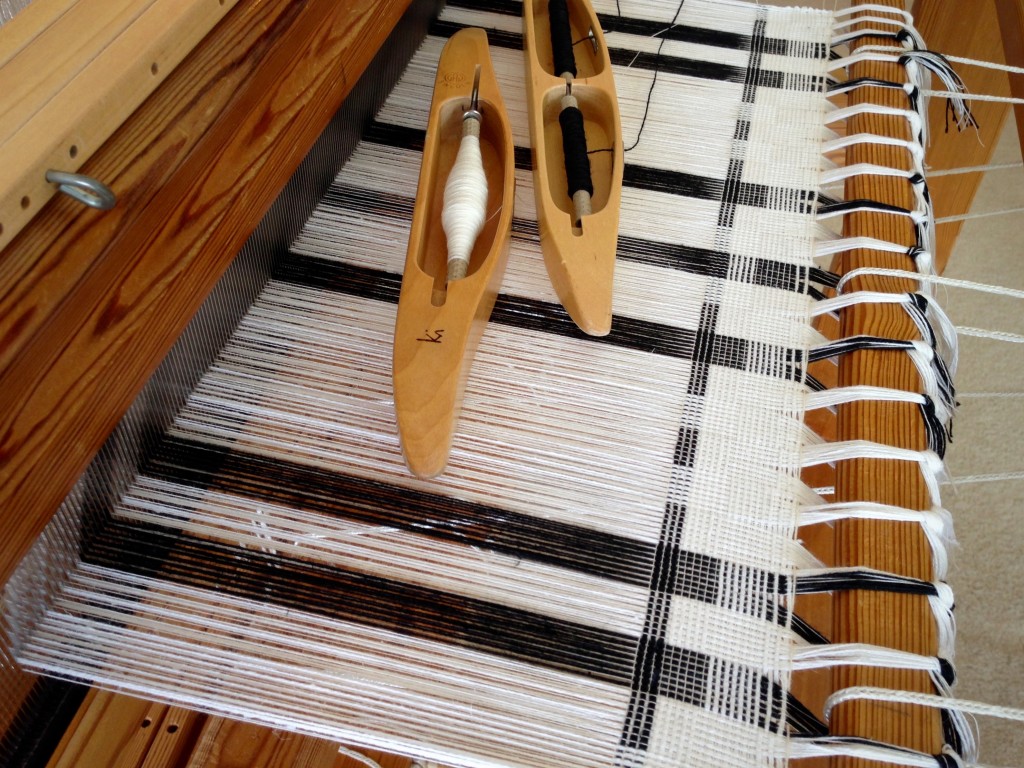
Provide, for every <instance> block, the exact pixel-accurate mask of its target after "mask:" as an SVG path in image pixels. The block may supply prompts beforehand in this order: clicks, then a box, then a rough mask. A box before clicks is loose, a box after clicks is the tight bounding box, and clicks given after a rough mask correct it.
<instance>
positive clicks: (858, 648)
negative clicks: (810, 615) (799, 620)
mask: <svg viewBox="0 0 1024 768" xmlns="http://www.w3.org/2000/svg"><path fill="white" fill-rule="evenodd" d="M792 662H793V669H797V670H807V669H825V668H828V667H859V666H864V667H888V668H890V669H914V670H919V671H923V672H930V673H933V674H936V675H941V673H942V667H941V664H940V661H939V659H938V658H937V657H935V656H925V655H923V654H920V653H911V652H910V651H900V650H896V649H894V648H885V647H884V646H880V645H870V644H868V643H829V644H828V645H809V646H806V647H804V648H801V649H799V650H797V651H794V652H793V655H792Z"/></svg>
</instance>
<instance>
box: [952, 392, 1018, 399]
mask: <svg viewBox="0 0 1024 768" xmlns="http://www.w3.org/2000/svg"><path fill="white" fill-rule="evenodd" d="M956 396H957V397H958V398H959V399H960V400H974V399H979V400H1000V399H1003V398H1013V399H1016V398H1020V397H1024V392H958V393H957V395H956Z"/></svg>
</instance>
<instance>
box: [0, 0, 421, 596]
mask: <svg viewBox="0 0 1024 768" xmlns="http://www.w3.org/2000/svg"><path fill="white" fill-rule="evenodd" d="M407 4H408V3H407V0H390V1H389V0H375V1H374V2H372V3H367V4H363V5H361V6H360V7H358V8H354V7H352V6H350V5H349V4H338V3H334V2H330V1H329V0H311V1H310V2H308V3H304V4H299V7H298V8H297V9H296V13H295V15H294V17H292V18H291V20H290V23H289V25H288V26H287V29H286V30H283V31H280V33H279V35H278V37H276V38H275V39H274V40H273V41H272V43H271V45H270V46H269V47H268V50H267V52H266V54H265V55H264V57H263V58H262V59H261V60H260V61H259V64H258V66H257V68H256V70H255V71H254V72H253V74H252V76H251V77H250V78H249V80H248V81H247V82H246V84H245V86H244V87H240V88H239V90H238V91H237V92H236V93H235V94H234V95H233V97H232V99H231V100H230V102H229V104H228V105H227V106H226V108H225V109H224V110H223V111H222V112H221V113H220V114H219V115H218V116H217V117H216V119H215V121H214V122H213V123H212V124H211V125H210V126H209V128H208V129H207V130H206V131H205V133H203V135H202V136H201V137H200V138H199V139H198V141H197V142H196V143H195V145H194V148H193V149H192V150H191V152H190V153H189V156H188V162H187V163H186V164H185V165H183V166H181V167H180V168H177V169H175V170H174V171H173V172H172V173H171V174H170V175H169V176H168V177H167V179H166V181H165V182H164V183H162V184H161V185H160V191H159V197H160V201H159V202H157V201H156V200H154V201H153V202H152V203H151V204H149V205H143V206H142V207H140V208H138V209H137V211H136V214H135V215H134V216H131V217H126V218H125V219H122V221H121V223H120V224H119V226H118V229H117V230H116V231H114V232H109V231H108V232H107V235H108V237H109V238H110V242H109V244H108V245H101V247H100V248H99V249H98V251H97V255H96V256H94V257H93V259H92V262H91V264H90V265H89V267H88V269H87V270H86V271H85V272H83V273H82V278H81V279H80V280H79V281H77V282H76V283H75V284H74V286H73V287H72V288H71V289H70V290H69V291H68V293H67V294H66V295H65V296H64V297H62V298H61V299H60V300H59V302H58V303H57V304H56V305H55V306H54V308H53V310H52V311H51V312H50V313H49V316H48V317H46V319H45V320H44V321H42V322H40V324H39V326H38V331H37V332H36V333H34V334H32V335H31V337H30V339H29V340H28V341H24V342H23V343H22V345H21V348H20V349H19V351H18V353H17V354H16V355H14V356H12V358H11V360H10V363H9V364H8V365H6V366H4V368H3V370H2V372H0V392H3V393H4V395H3V397H4V400H5V402H4V406H5V407H4V408H3V409H2V413H0V465H2V466H0V510H2V513H0V514H2V515H3V525H4V528H5V531H6V532H7V535H6V536H5V537H4V538H3V540H2V542H0V567H2V570H0V582H2V581H5V580H6V578H7V577H8V575H9V573H10V569H11V568H12V567H13V565H14V564H15V563H16V562H17V561H18V560H19V559H20V557H21V555H22V554H23V553H24V552H25V551H26V549H27V548H28V546H29V544H30V543H31V542H32V541H33V540H34V539H35V537H36V536H37V535H38V533H39V531H40V530H41V528H42V526H43V525H44V524H45V522H46V520H47V519H48V518H49V516H50V515H51V514H52V512H53V510H54V509H55V508H56V507H57V505H58V504H59V503H60V500H61V499H62V498H63V497H64V496H65V495H66V494H67V492H68V491H69V490H70V488H71V486H72V485H73V483H74V481H75V479H76V478H77V477H78V475H79V474H80V473H81V472H82V470H83V469H84V468H85V466H86V465H87V463H88V461H89V460H90V459H91V457H92V455H93V454H94V453H95V451H96V450H98V448H99V446H100V445H101V444H102V442H103V440H104V439H105V438H106V436H107V434H109V432H110V431H111V429H113V427H114V425H115V424H116V422H117V420H118V419H119V418H120V416H121V414H123V413H124V411H125V410H126V409H127V407H128V405H129V404H130V402H131V400H132V399H133V398H134V396H135V395H136V394H137V393H138V391H139V390H140V389H141V387H142V385H143V383H144V382H145V380H146V379H147V378H148V376H149V375H150V374H151V373H152V371H153V370H154V369H155V368H156V366H157V365H158V363H159V361H160V360H162V359H163V357H164V356H165V355H166V353H167V351H168V350H169V348H170V347H171V345H172V344H173V342H174V340H175V339H176V338H177V336H178V335H179V334H180V333H181V331H182V330H183V329H184V327H185V325H186V324H187V322H188V320H189V319H190V318H191V317H192V315H193V314H194V313H195V311H196V309H197V308H198V307H199V305H200V304H201V303H202V300H203V299H204V298H205V296H206V294H207V293H208V292H209V291H210V290H211V288H212V286H213V285H214V283H215V282H216V281H217V279H218V278H219V277H220V275H221V274H222V273H223V271H224V269H226V267H227V265H228V264H229V263H230V261H231V259H232V258H233V257H234V255H235V254H236V253H237V252H238V250H239V248H240V247H241V246H242V244H243V243H244V242H245V239H246V238H247V237H248V235H249V233H250V232H251V231H252V229H253V228H254V227H255V225H256V223H257V222H258V221H259V219H260V217H261V216H262V215H263V213H264V212H265V211H266V210H267V208H268V207H269V206H270V203H271V202H272V201H273V198H274V196H275V195H276V192H277V190H278V189H280V188H281V187H282V186H283V184H284V183H285V182H286V181H287V179H288V178H289V177H290V175H291V173H292V172H293V171H294V170H295V168H296V167H297V166H298V164H299V162H300V161H301V160H302V158H303V156H304V154H305V152H306V151H307V149H308V147H309V146H311V144H312V142H313V141H314V140H315V138H316V137H317V136H318V135H319V134H320V132H321V131H322V130H323V128H324V127H325V126H326V124H327V122H328V121H329V119H330V117H331V116H332V115H333V114H334V112H335V111H336V110H337V108H338V106H339V105H340V104H341V102H342V100H343V99H344V96H345V95H346V94H347V93H348V91H349V90H350V89H351V87H352V85H353V84H354V82H355V81H356V80H357V79H358V76H359V74H360V73H361V72H362V71H363V69H364V68H365V67H366V65H367V64H368V62H369V61H370V59H371V58H372V57H373V55H374V54H375V53H376V50H377V48H378V47H379V46H380V44H381V42H382V41H383V39H384V38H385V37H386V35H387V34H388V32H390V30H391V28H392V27H393V26H394V24H395V23H396V21H397V20H398V18H400V16H401V14H402V12H403V11H404V10H405V7H406V6H407ZM150 117H151V118H156V117H157V116H155V115H150ZM171 130H173V127H172V128H171ZM158 161H159V158H157V162H156V165H155V168H156V170H157V172H160V171H161V168H160V165H159V162H158ZM67 247H68V250H69V252H72V253H75V252H76V250H75V247H74V246H72V244H70V243H69V244H68V246H67ZM40 301H42V302H45V301H46V299H45V298H44V296H43V295H42V294H39V293H33V294H32V295H30V296H25V297H23V303H22V304H20V305H19V306H20V308H22V311H20V312H19V311H15V312H14V313H13V314H12V315H11V316H10V317H11V318H12V320H11V322H12V325H10V326H8V327H7V329H6V332H7V333H10V334H11V335H13V336H19V335H20V334H19V324H20V323H21V322H22V321H23V320H24V322H31V321H32V318H33V317H34V316H35V315H36V311H35V309H34V307H35V305H36V303H37V302H40ZM5 322H7V321H6V320H5ZM5 338H6V334H5Z"/></svg>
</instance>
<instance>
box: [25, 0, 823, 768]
mask: <svg viewBox="0 0 1024 768" xmlns="http://www.w3.org/2000/svg"><path fill="white" fill-rule="evenodd" d="M623 5H625V4H623ZM495 7H497V8H498V10H483V9H484V8H486V9H494V8H495ZM598 9H599V11H601V12H602V24H603V25H604V26H605V30H606V32H607V39H608V44H609V46H610V47H611V49H612V51H611V53H612V60H613V63H614V66H615V75H616V82H617V88H618V92H619V99H620V104H621V109H622V123H623V133H624V136H623V138H624V142H625V144H626V146H629V145H630V144H632V143H633V141H634V139H635V138H636V137H637V136H638V135H639V142H638V144H637V145H636V148H635V149H633V150H631V151H630V152H629V153H628V154H627V155H626V168H625V174H624V189H623V195H622V212H621V224H620V238H619V246H618V264H617V273H616V289H615V297H614V312H615V319H614V324H613V329H612V332H611V334H610V335H609V336H607V337H605V338H592V337H586V336H584V335H583V334H581V333H580V332H579V331H578V330H577V329H576V327H575V326H574V325H573V324H572V322H571V321H570V320H569V319H568V317H567V316H566V315H565V313H564V312H563V311H562V309H561V308H560V306H559V305H558V303H557V299H556V298H555V296H554V293H553V291H552V289H551V287H550V284H549V282H548V279H547V276H546V273H545V271H544V266H543V261H542V259H541V256H540V246H539V242H538V236H537V225H536V221H535V216H534V206H533V190H532V179H531V174H530V165H529V162H530V161H529V151H528V146H529V138H528V130H527V124H526V107H525V94H524V87H523V76H524V66H523V60H522V52H521V48H522V45H521V43H522V40H521V28H520V24H521V22H520V20H519V18H518V13H519V7H518V4H516V3H514V2H508V3H504V4H495V3H490V2H479V3H474V2H456V3H452V4H450V5H449V7H448V9H446V11H445V12H444V13H443V14H442V16H441V17H440V19H439V20H437V21H436V22H435V23H434V25H433V27H432V29H431V34H430V36H429V37H428V38H427V40H426V41H425V43H424V44H423V46H422V48H421V50H420V51H419V53H418V54H417V55H416V57H415V58H414V60H413V62H412V63H411V64H410V66H409V68H408V70H407V71H406V73H405V75H404V77H403V79H402V81H401V82H400V84H399V85H398V87H397V88H396V89H395V91H394V93H393V94H392V96H391V98H390V99H389V101H388V103H387V104H386V105H385V107H384V108H383V110H382V111H381V112H380V113H379V114H378V116H377V119H376V120H375V121H374V123H373V124H372V125H370V126H369V127H368V129H367V131H366V134H365V137H364V140H363V141H362V143H361V144H360V146H359V148H358V150H357V151H356V153H355V155H354V156H353V158H352V159H351V161H350V162H349V163H348V165H347V166H346V168H345V169H344V170H343V172H342V173H341V175H340V176H339V177H338V179H337V180H336V182H335V184H334V186H333V187H332V189H331V190H330V192H329V193H328V194H327V195H326V197H325V198H324V200H323V201H322V203H321V205H320V206H319V208H318V210H317V212H316V213H315V214H314V216H313V217H312V219H311V220H310V221H309V223H308V225H307V227H306V229H305V231H304V232H303V234H302V235H301V236H300V238H299V240H298V241H297V242H296V243H295V244H294V245H293V247H292V249H291V250H290V252H289V253H287V254H282V255H281V258H280V260H279V263H278V265H277V267H276V269H275V273H274V278H273V279H272V280H271V282H270V284H269V285H268V286H267V288H266V289H265V290H264V291H263V293H262V295H261V296H260V298H259V299H258V300H257V301H256V303H255V304H254V305H253V307H252V308H251V310H250V311H249V313H248V315H247V316H246V318H245V319H244V320H243V322H242V323H241V325H240V327H239V328H238V330H237V332H236V333H235V334H234V336H233V338H232V339H231V341H230V342H229V343H228V345H227V346H226V348H225V349H224V350H223V352H222V353H221V355H220V356H219V357H218V359H217V361H216V363H215V364H214V366H213V367H212V368H211V369H210V370H209V371H208V373H207V374H206V375H205V376H204V378H203V380H202V381H201V383H200V384H199V386H198V387H197V388H196V389H195V391H194V392H193V393H192V395H191V397H190V398H189V401H188V404H187V405H186V407H185V408H184V410H183V411H182V412H181V413H180V414H179V416H178V418H177V419H176V421H175V423H174V426H173V427H172V429H171V430H170V432H169V433H168V434H167V435H166V437H165V439H164V440H163V441H162V442H161V444H160V445H159V446H157V447H156V449H155V451H154V452H153V455H152V456H151V458H150V460H149V461H148V462H147V464H146V465H145V466H144V467H143V468H142V470H141V472H140V474H139V477H138V479H137V481H136V482H135V483H134V485H133V487H132V488H131V490H130V491H129V493H128V494H127V495H126V496H125V497H124V498H123V500H122V501H121V503H120V504H119V505H118V506H117V507H116V509H115V510H114V512H113V513H112V514H110V515H104V516H102V517H101V519H99V520H98V521H97V522H96V524H95V525H92V526H90V528H89V529H88V530H87V531H86V533H85V534H84V536H83V544H82V554H81V562H80V563H78V564H77V565H76V566H74V567H73V568H72V570H71V572H70V573H69V574H68V576H67V579H66V584H65V586H64V588H63V590H62V593H61V598H60V599H59V600H58V601H57V602H56V604H55V606H54V609H53V610H50V611H48V612H47V613H46V614H45V615H43V616H41V617H39V619H38V621H36V622H33V626H31V627H30V628H29V629H27V630H26V631H25V636H24V637H22V638H19V641H18V651H19V660H20V661H21V662H22V663H23V664H25V665H27V666H28V667H30V668H32V669H37V670H41V671H45V672H48V673H51V674H56V675H62V676H68V677H72V678H76V679H87V680H92V681H96V682H98V683H99V684H103V685H111V686H118V687H121V688H125V689H128V690H131V691H136V692H139V693H142V694H145V695H147V696H151V697H155V698H161V699H166V700H173V701H182V702H186V703H188V704H190V705H193V706H198V707H201V708H204V709H207V710H213V711H217V712H223V713H226V714H228V715H232V716H240V717H245V718H247V719H251V720H255V721H259V722H266V723H270V724H274V725H284V726H286V727H290V728H294V729H298V730H303V731H307V732H311V733H316V734H320V735H323V736H326V737H329V738H334V739H339V740H345V741H349V742H356V743H360V744H365V745H369V746H377V747H381V748H384V749H387V750H392V751H399V752H407V753H410V754H417V755H422V756H425V757H429V758H433V759H436V760H440V761H443V762H447V763H452V764H457V765H479V766H483V765H507V766H535V765H550V764H554V763H557V764H559V765H565V766H580V767H583V766H609V765H619V766H660V765H665V766H668V765H680V764H686V765H693V766H701V765H708V766H730V765H736V766H739V765H743V766H749V765H772V764H780V763H783V762H785V755H786V741H785V740H786V736H787V735H789V734H794V733H795V734H800V733H808V732H809V731H811V730H813V728H814V727H815V724H814V718H813V717H810V716H809V715H808V714H807V713H806V712H805V710H804V709H803V708H802V707H801V705H800V704H799V702H796V701H795V700H793V699H792V697H791V695H790V693H789V673H790V655H791V653H792V651H793V649H794V648H795V647H798V646H800V645H801V644H802V643H803V642H804V641H803V640H802V639H801V637H800V635H799V633H798V632H797V631H796V630H795V629H794V627H793V626H792V622H791V617H790V614H789V612H788V611H787V609H786V608H787V605H788V604H789V601H790V599H791V597H792V596H791V595H790V594H789V593H788V591H787V590H788V589H789V588H790V586H789V585H791V584H792V579H790V578H787V577H788V576H790V575H791V574H792V573H793V571H794V569H795V568H797V567H798V566H799V565H800V564H801V560H800V558H801V551H800V549H799V547H798V546H797V545H796V544H795V531H796V525H797V500H798V499H799V498H800V496H801V494H802V493H805V490H804V489H803V488H802V486H801V484H800V482H799V464H800V450H801V441H802V439H803V434H804V432H803V426H802V415H803V402H804V397H805V392H806V388H805V385H804V384H803V382H802V364H803V361H804V359H805V355H806V351H807V349H808V348H809V346H810V344H811V341H812V332H811V331H810V327H809V322H808V317H809V311H810V306H811V304H812V303H813V302H812V299H810V298H809V297H808V295H807V281H808V276H809V270H810V268H811V266H812V264H811V258H812V255H813V242H814V238H815V234H816V224H815V222H814V219H813V212H812V203H813V201H814V200H815V198H816V194H817V185H818V177H819V171H820V166H821V163H822V160H821V156H820V151H821V150H820V144H821V139H822V136H823V135H824V128H823V121H822V115H823V112H824V110H825V109H826V100H825V95H824V70H825V66H826V62H827V49H828V41H829V33H830V23H831V17H830V15H828V14H826V13H820V12H816V11H807V10H801V11H797V10H791V9H768V8H761V7H756V6H750V5H746V4H742V3H736V2H721V1H720V2H709V1H708V0H704V1H701V0H688V1H687V2H686V3H685V4H684V5H683V6H682V9H681V10H680V12H679V16H678V19H677V24H676V26H674V27H673V28H672V29H671V30H669V31H668V32H665V33H664V34H662V35H660V36H658V37H652V36H653V35H655V34H656V33H659V32H660V31H662V30H664V29H665V28H666V27H667V22H668V21H669V20H670V19H671V18H672V14H673V13H674V12H675V11H676V6H675V4H674V3H672V4H669V3H650V4H645V5H644V7H643V9H642V11H641V10H639V9H638V10H636V11H633V9H632V8H630V9H626V8H623V11H624V12H627V15H625V16H622V15H619V14H617V13H616V10H615V4H614V3H605V4H604V5H603V6H601V5H599V8H598ZM631 12H632V13H636V14H637V15H636V16H629V15H628V13H631ZM466 25H469V26H481V27H484V28H485V29H487V30H488V31H489V36H490V41H491V46H492V52H491V53H492V59H493V61H494V66H495V69H496V72H497V75H498V79H499V82H500V85H501V87H502V92H503V96H504V99H505V101H506V103H507V105H508V108H509V112H510V117H511V120H512V123H513V129H514V138H515V143H516V147H517V153H516V157H517V174H516V176H517V192H516V199H515V206H516V213H515V221H514V225H513V241H512V252H511V256H510V259H509V267H508V272H507V274H506V277H505V280H504V283H503V286H502V293H501V295H500V297H499V299H498V302H497V305H496V306H495V309H494V313H493V316H492V318H491V322H490V323H489V325H488V327H487V330H486V332H485V334H484V337H483V340H482V342H481V346H480V349H479V352H478V355H477V358H476V361H475V364H474V366H473V369H472V373H471V375H470V378H469V381H468V384H467V387H466V394H465V400H464V403H463V409H462V413H461V418H460V421H459V428H458V430H457V434H456V438H455V442H454V445H453V449H452V454H451V459H450V463H449V468H448V470H447V471H446V473H445V474H444V475H443V476H441V477H440V478H438V479H436V480H432V481H421V480H417V479H415V478H413V477H412V476H410V475H409V473H408V472H407V471H406V469H405V468H404V465H403V461H402V457H401V453H400V450H399V444H398V437H397V433H396V428H395V424H394V412H393V401H392V394H391V379H390V376H391V340H392V333H393V328H394V318H395V308H396V302H397V299H398V292H399V287H400V283H401V270H402V264H403V261H404V256H405V247H406V242H407V240H408V234H409V223H410V220H411V215H412V209H413V205H414V195H415V188H416V181H417V177H418V172H419V164H420V158H421V148H422V143H423V131H424V127H425V124H426V115H427V109H428V106H429V98H430V91H431V86H432V82H433V76H434V69H435V67H436V62H437V59H438V56H439V54H440V50H441V48H442V46H443V44H444V42H445V40H446V38H447V37H448V36H450V35H451V34H452V33H454V31H456V30H457V29H460V28H461V27H463V26H466ZM662 40H664V43H663V44H662V42H661V41H662ZM659 48H660V52H659ZM655 73H657V74H656V76H657V82H656V86H655V88H654V91H653V93H652V96H651V102H650V107H649V113H648V116H647V122H646V124H645V125H644V127H643V130H642V132H641V122H642V119H643V116H644V112H645V108H646V106H647V94H648V91H649V88H650V84H651V81H652V78H654V77H655Z"/></svg>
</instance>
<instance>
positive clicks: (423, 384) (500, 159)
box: [393, 29, 515, 477]
mask: <svg viewBox="0 0 1024 768" xmlns="http://www.w3.org/2000/svg"><path fill="white" fill-rule="evenodd" d="M513 149H514V148H513V143H512V130H511V127H510V125H509V121H508V115H507V113H506V111H505V105H504V103H503V102H502V99H501V94H500V93H499V92H498V83H497V80H496V79H495V77H494V70H493V68H492V65H491V58H490V53H489V49H488V44H487V34H486V33H485V32H484V31H483V30H481V29H465V30H462V31H460V32H458V33H457V34H455V35H453V36H452V38H451V39H450V40H449V41H448V43H447V45H445V47H444V50H443V51H442V52H441V58H440V61H439V63H438V67H437V76H436V78H435V80H434V94H433V100H432V102H431V105H430V116H429V121H428V124H427V135H426V140H425V143H424V149H423V165H422V166H421V168H420V179H419V186H418V187H417V190H416V208H415V211H414V213H413V219H412V229H411V232H410V235H409V249H408V251H407V253H406V260H405V272H404V274H403V276H402V291H401V294H400V296H399V301H398V318H397V320H396V323H395V345H394V361H393V379H394V388H395V411H396V415H397V420H398V431H399V436H400V439H401V442H402V452H403V454H404V456H405V461H406V464H408V466H409V469H410V470H411V471H412V472H413V473H414V474H415V475H418V476H420V477H433V476H435V475H438V474H440V473H441V472H442V471H443V470H444V468H445V466H446V465H447V462H448V454H449V451H450V449H451V443H452V437H453V434H454V430H455V424H456V422H457V419H458V413H459V409H460V405H461V400H462V393H463V388H464V386H465V380H466V376H467V375H468V373H469V369H470V366H471V364H472V361H473V356H474V354H475V352H476V347H477V343H478V342H479V339H480V336H481V335H482V333H483V330H484V326H485V325H486V323H487V320H488V318H489V317H490V314H491V310H492V308H493V307H494V301H495V299H496V297H497V293H498V288H499V287H500V285H501V279H502V276H503V274H504V271H505V264H506V261H507V260H508V248H509V239H510V237H511V232H512V213H513V211H512V208H513V200H514V192H515V158H514V156H513Z"/></svg>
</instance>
